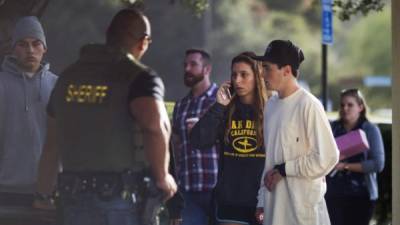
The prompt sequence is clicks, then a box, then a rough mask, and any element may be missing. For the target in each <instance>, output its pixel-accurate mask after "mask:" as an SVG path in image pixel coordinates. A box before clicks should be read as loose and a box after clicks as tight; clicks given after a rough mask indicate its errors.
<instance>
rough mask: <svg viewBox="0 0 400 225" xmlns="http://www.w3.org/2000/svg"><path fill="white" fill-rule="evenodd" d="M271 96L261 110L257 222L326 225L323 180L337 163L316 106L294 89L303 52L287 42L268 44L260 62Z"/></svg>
mask: <svg viewBox="0 0 400 225" xmlns="http://www.w3.org/2000/svg"><path fill="white" fill-rule="evenodd" d="M256 59H257V60H259V61H262V63H263V66H264V69H265V71H264V72H265V74H264V77H265V82H266V86H267V87H268V89H269V90H274V91H276V92H277V95H275V96H272V97H271V98H270V99H269V100H268V103H267V104H266V108H265V112H264V113H265V115H264V118H265V119H264V141H265V149H266V163H265V168H264V172H263V177H262V182H261V187H260V190H259V196H258V205H257V207H258V209H257V212H256V214H257V216H258V217H260V216H261V215H263V223H264V225H276V224H285V225H329V224H330V221H329V215H328V212H327V208H326V204H325V200H324V194H325V192H326V182H325V175H327V174H328V173H329V171H330V170H331V169H332V168H333V167H334V166H335V164H336V163H337V162H338V159H339V151H338V149H337V146H336V143H335V140H334V138H333V135H332V131H331V128H330V125H329V122H328V119H327V117H326V114H325V112H324V109H323V107H322V105H321V103H320V102H319V101H318V99H317V98H315V97H314V96H313V95H312V94H310V93H309V92H307V91H306V90H304V89H303V88H301V87H300V86H299V84H298V83H297V77H298V75H299V66H300V64H301V62H302V61H303V60H304V55H303V52H302V50H301V49H300V48H298V47H297V46H295V45H294V44H293V43H292V42H291V41H285V40H275V41H272V42H271V43H270V44H269V45H268V47H267V49H266V51H265V54H264V56H259V57H256Z"/></svg>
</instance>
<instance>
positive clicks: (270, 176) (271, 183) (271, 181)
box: [264, 169, 283, 192]
mask: <svg viewBox="0 0 400 225" xmlns="http://www.w3.org/2000/svg"><path fill="white" fill-rule="evenodd" d="M282 179H283V176H282V175H281V174H280V173H279V171H278V170H277V169H272V170H270V171H268V172H267V173H266V174H265V176H264V185H265V186H266V187H267V189H268V191H270V192H272V191H273V190H274V189H275V186H276V184H277V183H278V182H279V181H280V180H282Z"/></svg>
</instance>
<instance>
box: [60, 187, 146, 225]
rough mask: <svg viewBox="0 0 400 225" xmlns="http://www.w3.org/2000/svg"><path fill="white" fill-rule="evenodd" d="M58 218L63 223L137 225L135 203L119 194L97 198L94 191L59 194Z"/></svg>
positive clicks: (65, 224) (78, 224)
mask: <svg viewBox="0 0 400 225" xmlns="http://www.w3.org/2000/svg"><path fill="white" fill-rule="evenodd" d="M59 204H60V205H59V212H60V219H61V220H62V221H63V223H62V224H63V225H88V224H90V225H139V219H138V214H137V212H136V205H135V204H134V203H133V202H132V200H123V199H122V198H120V197H119V196H116V197H113V198H111V199H106V200H102V199H99V198H98V196H97V194H95V193H79V194H74V195H73V196H61V197H60V202H59Z"/></svg>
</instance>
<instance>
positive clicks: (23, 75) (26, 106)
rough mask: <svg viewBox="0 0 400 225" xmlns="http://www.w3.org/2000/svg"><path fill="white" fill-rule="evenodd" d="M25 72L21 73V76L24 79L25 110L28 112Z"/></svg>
mask: <svg viewBox="0 0 400 225" xmlns="http://www.w3.org/2000/svg"><path fill="white" fill-rule="evenodd" d="M25 76H26V75H25V73H22V77H23V80H24V101H25V112H28V110H29V108H28V93H26V92H27V90H26V89H27V87H26V77H25Z"/></svg>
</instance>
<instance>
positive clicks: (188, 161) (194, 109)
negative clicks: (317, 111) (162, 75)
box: [173, 83, 218, 191]
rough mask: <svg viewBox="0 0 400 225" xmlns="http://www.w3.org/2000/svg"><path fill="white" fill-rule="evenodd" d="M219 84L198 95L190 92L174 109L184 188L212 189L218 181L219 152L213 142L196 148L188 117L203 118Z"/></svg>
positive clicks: (177, 146)
mask: <svg viewBox="0 0 400 225" xmlns="http://www.w3.org/2000/svg"><path fill="white" fill-rule="evenodd" d="M217 91H218V86H217V85H216V84H215V83H213V84H212V85H211V86H210V88H209V89H208V90H207V91H206V92H204V93H203V94H202V95H200V96H198V97H194V96H193V95H192V94H191V93H189V94H188V95H187V96H186V97H184V98H183V99H182V100H180V101H178V102H177V103H176V104H175V107H174V112H173V134H174V135H175V136H177V137H178V139H179V140H178V141H175V143H174V145H175V146H174V147H175V156H176V159H177V160H176V162H177V165H176V169H177V176H178V185H179V187H180V188H181V189H182V190H185V191H210V190H212V189H213V188H214V187H215V184H216V183H217V174H218V152H217V148H216V146H215V145H214V146H213V147H211V148H209V149H202V150H199V149H194V148H192V147H191V145H190V138H189V134H188V129H187V125H186V119H188V118H193V117H198V118H200V117H201V116H202V115H204V113H206V112H207V110H208V109H209V108H210V107H211V106H212V105H213V104H214V103H215V100H216V95H217Z"/></svg>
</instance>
